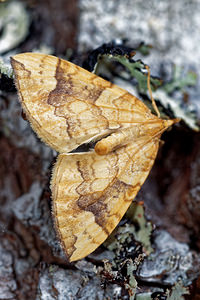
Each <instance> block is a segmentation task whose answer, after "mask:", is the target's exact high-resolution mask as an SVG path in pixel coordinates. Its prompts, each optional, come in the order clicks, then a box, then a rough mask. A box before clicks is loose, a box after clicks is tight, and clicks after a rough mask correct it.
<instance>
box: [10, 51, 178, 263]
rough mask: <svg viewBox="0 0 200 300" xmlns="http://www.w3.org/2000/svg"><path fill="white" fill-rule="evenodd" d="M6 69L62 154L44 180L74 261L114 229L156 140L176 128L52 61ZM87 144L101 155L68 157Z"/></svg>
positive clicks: (36, 57)
mask: <svg viewBox="0 0 200 300" xmlns="http://www.w3.org/2000/svg"><path fill="white" fill-rule="evenodd" d="M11 63H12V66H13V69H14V74H15V82H16V86H17V89H18V93H19V98H20V101H21V104H22V107H23V109H24V111H25V113H26V116H27V118H28V120H29V121H30V122H31V125H32V128H33V129H34V130H35V132H36V133H37V134H38V136H39V137H40V138H42V139H43V141H45V142H46V143H47V144H48V145H50V146H51V147H52V148H53V149H55V150H57V151H58V152H60V153H62V154H60V155H59V156H58V159H57V163H56V165H55V167H54V169H53V175H52V181H51V189H52V198H53V210H54V216H55V224H56V228H57V231H58V233H59V236H60V239H61V241H62V245H63V248H64V250H65V252H66V254H67V256H68V259H69V260H70V261H75V260H78V259H81V258H83V257H85V256H87V255H88V254H90V253H91V252H92V251H94V250H95V249H96V248H97V247H98V246H99V245H100V244H101V243H102V242H103V241H104V240H105V239H106V238H107V237H108V235H109V234H110V233H111V232H112V230H113V229H114V228H115V227H116V226H117V224H118V222H119V221H120V219H121V218H122V216H123V215H124V213H125V212H126V210H127V208H128V207H129V205H130V203H131V201H132V199H134V197H135V196H136V194H137V192H138V190H139V189H140V187H141V185H142V184H143V182H144V180H145V179H146V177H147V176H148V174H149V172H150V169H151V167H152V165H153V163H154V160H155V157H156V154H157V150H158V145H159V138H160V135H161V134H162V132H163V131H164V130H166V129H167V128H168V127H169V126H171V125H172V124H173V123H174V122H175V121H174V120H168V121H165V120H162V119H160V118H159V117H157V116H155V115H153V114H152V113H151V112H150V110H149V109H148V108H147V107H146V106H145V105H144V104H143V103H142V102H141V101H140V100H139V99H137V98H136V97H134V96H133V95H131V94H129V93H128V92H127V91H125V90H123V89H121V88H120V87H118V86H116V85H114V84H112V83H110V82H108V81H106V80H104V79H102V78H100V77H98V76H96V75H95V74H92V73H90V72H88V71H86V70H84V69H82V68H80V67H78V66H76V65H74V64H72V63H70V62H67V61H65V60H62V59H59V58H57V57H54V56H50V55H45V54H36V53H22V54H17V55H15V56H14V57H13V58H12V59H11ZM108 135H110V136H108ZM107 136H108V137H107ZM103 137H104V138H103ZM94 139H100V141H99V142H98V143H97V145H96V147H95V150H96V152H97V153H98V154H101V156H100V155H98V154H97V153H96V152H95V151H93V152H88V153H83V154H67V152H69V151H71V150H73V149H75V148H77V147H78V146H80V145H81V144H83V143H85V142H87V141H90V140H94Z"/></svg>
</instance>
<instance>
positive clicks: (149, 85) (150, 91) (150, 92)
mask: <svg viewBox="0 0 200 300" xmlns="http://www.w3.org/2000/svg"><path fill="white" fill-rule="evenodd" d="M145 69H146V70H147V71H148V74H147V87H148V91H149V94H150V98H151V102H152V105H153V108H154V110H155V112H156V113H157V116H158V118H160V112H159V110H158V107H157V105H156V102H155V100H154V98H153V95H152V90H151V83H150V80H151V77H150V68H149V66H147V65H146V66H145Z"/></svg>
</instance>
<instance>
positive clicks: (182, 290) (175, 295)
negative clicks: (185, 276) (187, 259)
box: [166, 281, 190, 300]
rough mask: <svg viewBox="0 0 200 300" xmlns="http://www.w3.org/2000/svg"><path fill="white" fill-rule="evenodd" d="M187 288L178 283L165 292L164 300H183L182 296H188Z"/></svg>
mask: <svg viewBox="0 0 200 300" xmlns="http://www.w3.org/2000/svg"><path fill="white" fill-rule="evenodd" d="M189 294H190V293H189V290H188V288H186V287H184V286H183V285H182V282H181V281H178V282H177V283H176V284H175V285H174V286H173V287H172V289H171V290H167V291H166V296H167V299H166V300H184V299H185V298H184V297H183V295H189Z"/></svg>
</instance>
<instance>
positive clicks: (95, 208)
mask: <svg viewBox="0 0 200 300" xmlns="http://www.w3.org/2000/svg"><path fill="white" fill-rule="evenodd" d="M158 145H159V134H158V135H157V136H156V137H154V138H153V137H152V138H149V137H144V138H142V139H139V140H138V141H136V142H135V143H131V144H129V145H127V146H124V147H121V148H120V149H118V150H116V151H113V152H111V153H109V154H107V155H105V156H99V155H97V154H96V153H95V152H90V153H83V154H73V155H65V154H60V155H59V156H58V160H57V163H56V165H55V168H54V172H53V179H52V192H53V199H54V204H53V205H54V213H55V216H56V225H57V229H58V232H59V235H60V238H61V241H62V244H63V248H64V249H65V251H66V253H67V256H68V259H69V260H70V261H74V260H78V259H81V258H83V257H85V256H87V255H88V254H90V253H91V252H92V251H94V250H95V249H96V248H97V247H98V246H99V245H100V244H101V243H102V242H103V241H104V240H105V239H106V238H107V237H108V235H109V234H110V233H111V232H112V231H113V229H114V228H115V227H116V226H117V224H118V223H119V221H120V220H121V218H122V217H123V215H124V213H125V212H126V210H127V209H128V207H129V205H130V204H131V201H132V200H133V198H134V197H135V196H136V194H137V192H138V190H139V189H140V187H141V185H142V184H143V182H144V181H145V179H146V177H147V176H148V174H149V171H150V169H151V167H152V165H153V163H154V160H155V157H156V154H157V150H158Z"/></svg>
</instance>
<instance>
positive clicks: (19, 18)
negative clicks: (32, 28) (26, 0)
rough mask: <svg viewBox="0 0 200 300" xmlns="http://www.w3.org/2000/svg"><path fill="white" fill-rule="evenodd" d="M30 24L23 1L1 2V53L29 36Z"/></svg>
mask: <svg viewBox="0 0 200 300" xmlns="http://www.w3.org/2000/svg"><path fill="white" fill-rule="evenodd" d="M29 24H30V17H29V16H28V14H27V12H26V10H25V6H24V4H23V2H19V1H8V2H5V3H0V30H1V32H2V33H1V38H0V53H4V52H6V51H9V50H11V49H13V48H15V47H16V46H18V45H19V44H20V43H21V42H22V41H23V40H24V39H25V37H26V36H27V34H28V29H29Z"/></svg>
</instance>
